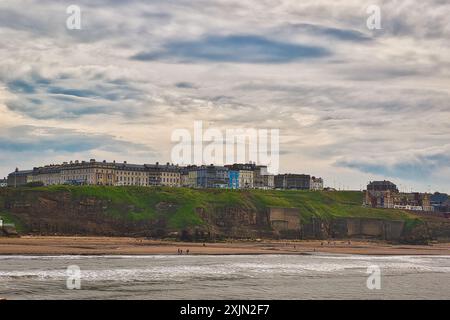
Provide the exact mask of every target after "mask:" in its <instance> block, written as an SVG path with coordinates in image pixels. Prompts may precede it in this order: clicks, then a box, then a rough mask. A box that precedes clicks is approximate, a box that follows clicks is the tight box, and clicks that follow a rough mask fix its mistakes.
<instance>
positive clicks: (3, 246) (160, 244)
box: [0, 236, 450, 255]
mask: <svg viewBox="0 0 450 320" xmlns="http://www.w3.org/2000/svg"><path fill="white" fill-rule="evenodd" d="M178 249H180V250H183V254H186V252H187V250H189V254H192V255H234V254H308V253H331V254H363V255H450V243H439V244H433V245H419V246H416V245H391V244H388V243H382V242H369V241H350V242H349V241H330V242H329V241H320V240H313V241H229V242H220V243H205V244H203V243H186V242H171V241H159V240H147V239H139V238H111V237H34V236H24V237H21V238H0V254H1V255H16V254H17V255H19V254H20V255H22V254H23V255H154V254H159V255H168V254H178Z"/></svg>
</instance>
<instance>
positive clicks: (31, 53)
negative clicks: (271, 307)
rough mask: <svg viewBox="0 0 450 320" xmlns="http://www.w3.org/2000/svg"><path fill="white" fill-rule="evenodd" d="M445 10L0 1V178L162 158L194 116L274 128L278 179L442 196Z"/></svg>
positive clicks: (184, 1) (430, 5)
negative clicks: (80, 163) (41, 169)
mask: <svg viewBox="0 0 450 320" xmlns="http://www.w3.org/2000/svg"><path fill="white" fill-rule="evenodd" d="M94 3H95V4H94ZM71 4H74V5H78V6H79V7H80V8H81V27H82V29H81V30H68V29H67V28H66V19H67V18H68V16H69V15H68V14H67V13H66V9H67V7H68V6H69V5H71ZM372 4H378V5H379V6H380V8H381V17H382V21H381V26H382V29H381V30H369V29H368V28H367V26H366V20H367V18H368V16H369V15H368V14H367V12H366V9H367V7H368V6H369V5H372ZM449 17H450V3H449V2H448V1H447V0H428V1H421V0H402V1H396V0H392V1H386V0H385V1H376V0H371V1H365V0H361V1H358V0H345V1H344V0H341V1H339V0H302V1H297V0H270V1H269V0H247V1H240V0H239V1H237V0H198V1H196V0H153V1H151V0H150V1H133V0H128V1H126V0H110V1H106V0H100V1H88V0H82V1H81V0H71V1H56V0H52V1H47V0H36V1H32V0H1V1H0V112H1V117H0V176H6V175H7V174H8V173H9V172H11V171H12V170H13V169H14V168H15V167H16V166H18V167H19V168H20V169H27V168H31V167H33V166H37V165H44V164H48V163H58V162H62V161H69V160H76V159H78V160H88V159H90V158H96V159H97V160H103V159H106V160H110V161H112V160H116V161H124V160H128V161H129V162H136V163H151V162H155V161H160V162H167V161H170V160H171V159H170V152H171V149H172V147H173V143H171V140H170V138H171V133H172V132H173V130H174V129H178V128H186V129H189V130H192V129H193V122H194V121H195V120H202V121H203V122H204V125H205V126H207V127H208V126H210V127H215V128H220V129H223V130H224V129H227V128H269V129H270V128H275V129H279V130H280V141H281V145H280V148H281V156H280V165H281V166H280V171H281V172H299V173H310V174H313V175H319V176H323V177H324V178H325V183H326V185H329V186H336V187H343V186H345V187H349V188H353V189H359V188H360V187H361V186H362V185H365V184H366V182H367V181H368V180H374V179H390V180H392V181H394V182H396V183H397V184H398V185H400V187H401V188H402V189H404V190H410V189H411V188H412V189H414V190H420V191H429V190H433V191H434V190H440V191H445V192H450V80H449V79H450V19H449Z"/></svg>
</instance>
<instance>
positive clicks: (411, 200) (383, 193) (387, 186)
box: [363, 181, 434, 212]
mask: <svg viewBox="0 0 450 320" xmlns="http://www.w3.org/2000/svg"><path fill="white" fill-rule="evenodd" d="M430 198H431V196H430V195H429V194H428V193H419V192H411V193H403V192H399V191H398V189H397V186H396V185H395V184H393V183H392V182H390V181H374V182H370V183H369V185H367V190H366V192H365V197H364V203H363V205H365V206H369V207H373V208H385V209H402V210H411V211H426V212H432V211H434V207H433V206H432V205H431V200H430Z"/></svg>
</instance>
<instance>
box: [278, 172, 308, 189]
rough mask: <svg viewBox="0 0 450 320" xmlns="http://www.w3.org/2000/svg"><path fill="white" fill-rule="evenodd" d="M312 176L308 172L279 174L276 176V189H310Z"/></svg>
mask: <svg viewBox="0 0 450 320" xmlns="http://www.w3.org/2000/svg"><path fill="white" fill-rule="evenodd" d="M310 183H311V176H310V175H308V174H291V173H287V174H278V175H276V176H275V188H276V189H288V190H309V189H310Z"/></svg>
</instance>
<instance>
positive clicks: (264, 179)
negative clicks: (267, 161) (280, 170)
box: [253, 166, 275, 189]
mask: <svg viewBox="0 0 450 320" xmlns="http://www.w3.org/2000/svg"><path fill="white" fill-rule="evenodd" d="M274 184H275V182H274V175H272V174H269V172H268V171H267V166H256V168H255V170H254V171H253V186H254V188H256V189H273V188H274V187H275V185H274Z"/></svg>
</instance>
